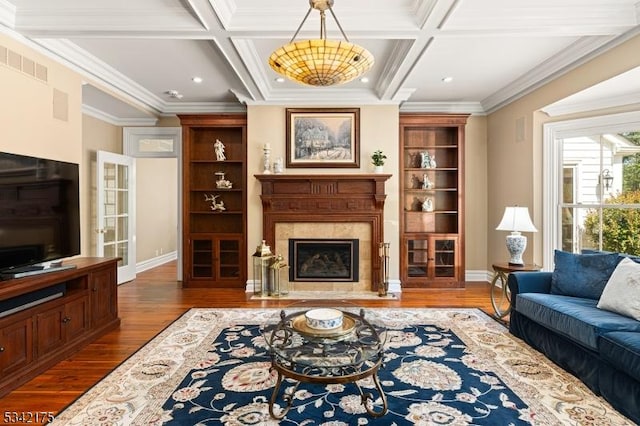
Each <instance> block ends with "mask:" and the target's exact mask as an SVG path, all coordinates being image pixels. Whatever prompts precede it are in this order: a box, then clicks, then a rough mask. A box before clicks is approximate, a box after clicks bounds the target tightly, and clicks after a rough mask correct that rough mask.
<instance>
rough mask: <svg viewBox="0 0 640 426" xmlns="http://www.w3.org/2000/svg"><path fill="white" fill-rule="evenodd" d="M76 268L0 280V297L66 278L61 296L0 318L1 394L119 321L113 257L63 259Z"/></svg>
mask: <svg viewBox="0 0 640 426" xmlns="http://www.w3.org/2000/svg"><path fill="white" fill-rule="evenodd" d="M64 264H65V265H70V264H72V265H75V266H76V267H75V268H74V269H67V270H63V271H58V272H51V273H46V274H42V275H34V276H30V277H25V278H17V279H12V280H7V281H0V302H1V301H6V300H8V299H12V298H14V297H18V296H22V295H25V294H28V293H32V292H34V291H39V290H42V289H45V288H48V287H52V286H57V285H60V284H64V285H65V286H66V292H65V294H64V295H63V296H62V297H58V298H57V299H53V300H50V301H48V302H44V303H42V304H39V305H37V306H33V307H30V308H27V309H25V310H22V311H20V312H16V313H12V314H10V315H8V316H5V317H3V318H0V396H3V395H5V394H7V393H9V392H10V391H11V390H13V389H15V388H16V387H18V386H20V385H22V384H23V383H26V382H27V381H29V380H31V379H32V378H34V377H35V376H37V375H38V374H41V373H42V372H43V371H45V370H47V369H48V368H50V367H52V366H53V365H54V364H56V363H58V362H60V361H62V360H64V359H66V358H68V357H69V356H71V355H72V354H73V353H74V352H77V351H78V350H80V349H81V348H82V347H83V346H85V345H87V344H89V343H91V342H92V341H94V340H96V339H97V338H99V337H100V336H102V335H104V334H106V333H107V332H108V331H110V330H113V329H114V328H117V327H118V326H119V325H120V318H118V294H117V292H118V284H117V264H118V259H117V258H78V259H74V260H70V261H65V263H64Z"/></svg>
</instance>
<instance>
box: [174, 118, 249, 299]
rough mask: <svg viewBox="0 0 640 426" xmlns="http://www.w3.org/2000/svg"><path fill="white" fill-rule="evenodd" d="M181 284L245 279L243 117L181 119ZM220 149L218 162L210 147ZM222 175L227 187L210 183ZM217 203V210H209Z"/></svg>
mask: <svg viewBox="0 0 640 426" xmlns="http://www.w3.org/2000/svg"><path fill="white" fill-rule="evenodd" d="M179 117H180V122H181V124H182V141H183V285H184V286H185V287H232V288H237V287H242V288H244V287H245V286H246V281H247V259H246V257H247V256H246V245H247V242H246V234H247V232H246V231H247V217H246V212H247V197H246V193H247V183H246V176H247V171H246V162H247V119H246V115H227V114H220V115H181V116H179ZM217 140H219V141H220V142H222V144H223V145H224V156H225V157H226V158H225V159H224V160H218V159H217V156H216V151H215V147H214V144H215V143H216V141H217ZM219 173H224V178H225V179H226V180H228V181H229V182H231V184H232V187H231V188H220V187H218V186H217V185H216V181H217V180H219V179H220V177H221V175H220V174H219ZM221 202H222V203H223V208H219V209H215V210H214V209H213V208H212V206H213V205H214V203H215V204H219V203H221Z"/></svg>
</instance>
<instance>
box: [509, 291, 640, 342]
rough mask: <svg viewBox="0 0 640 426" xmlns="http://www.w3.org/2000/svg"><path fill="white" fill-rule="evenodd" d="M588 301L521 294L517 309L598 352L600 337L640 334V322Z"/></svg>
mask: <svg viewBox="0 0 640 426" xmlns="http://www.w3.org/2000/svg"><path fill="white" fill-rule="evenodd" d="M597 303H598V301H597V300H593V299H588V298H580V297H572V296H562V295H551V294H542V293H522V294H518V296H517V301H516V310H517V311H518V312H520V313H521V314H522V315H524V316H526V317H528V318H529V319H531V320H533V321H536V322H538V323H540V324H542V325H544V326H545V327H546V328H548V329H549V330H552V331H555V332H556V333H559V334H562V335H563V336H566V337H567V338H569V339H571V340H573V341H574V342H577V343H579V344H581V345H582V346H585V347H587V348H589V349H592V350H594V351H597V350H598V337H599V336H601V335H602V334H604V333H607V332H610V331H637V332H640V321H636V320H634V319H631V318H628V317H624V316H622V315H618V314H616V313H613V312H609V311H605V310H602V309H598V308H597V307H596V305H597Z"/></svg>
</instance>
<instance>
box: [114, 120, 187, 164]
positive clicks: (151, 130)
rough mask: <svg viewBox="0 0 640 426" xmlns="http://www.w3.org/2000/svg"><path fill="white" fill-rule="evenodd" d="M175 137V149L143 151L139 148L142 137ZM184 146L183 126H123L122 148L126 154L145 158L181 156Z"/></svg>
mask: <svg viewBox="0 0 640 426" xmlns="http://www.w3.org/2000/svg"><path fill="white" fill-rule="evenodd" d="M153 138H163V139H173V151H164V152H162V151H157V152H142V151H140V149H139V141H140V140H141V139H153ZM181 146H182V128H181V127H123V128H122V150H123V152H124V155H128V156H130V157H136V158H143V157H150V158H164V157H168V158H174V157H177V158H180V155H179V153H180V149H181Z"/></svg>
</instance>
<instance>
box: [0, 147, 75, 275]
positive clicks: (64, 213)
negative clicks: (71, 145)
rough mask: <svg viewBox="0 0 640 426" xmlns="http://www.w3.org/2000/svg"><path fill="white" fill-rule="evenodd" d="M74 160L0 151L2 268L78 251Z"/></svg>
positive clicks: (0, 244) (0, 251)
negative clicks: (60, 159) (67, 160)
mask: <svg viewBox="0 0 640 426" xmlns="http://www.w3.org/2000/svg"><path fill="white" fill-rule="evenodd" d="M78 178H79V176H78V165H77V164H74V163H67V162H64V161H56V160H49V159H45V158H37V157H28V156H24V155H16V154H9V153H2V152H0V271H3V270H7V269H10V268H15V267H18V266H25V265H33V264H39V263H45V262H48V261H52V260H56V259H61V258H65V257H69V256H74V255H77V254H80V214H79V212H80V202H79V194H80V189H79V182H78Z"/></svg>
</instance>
